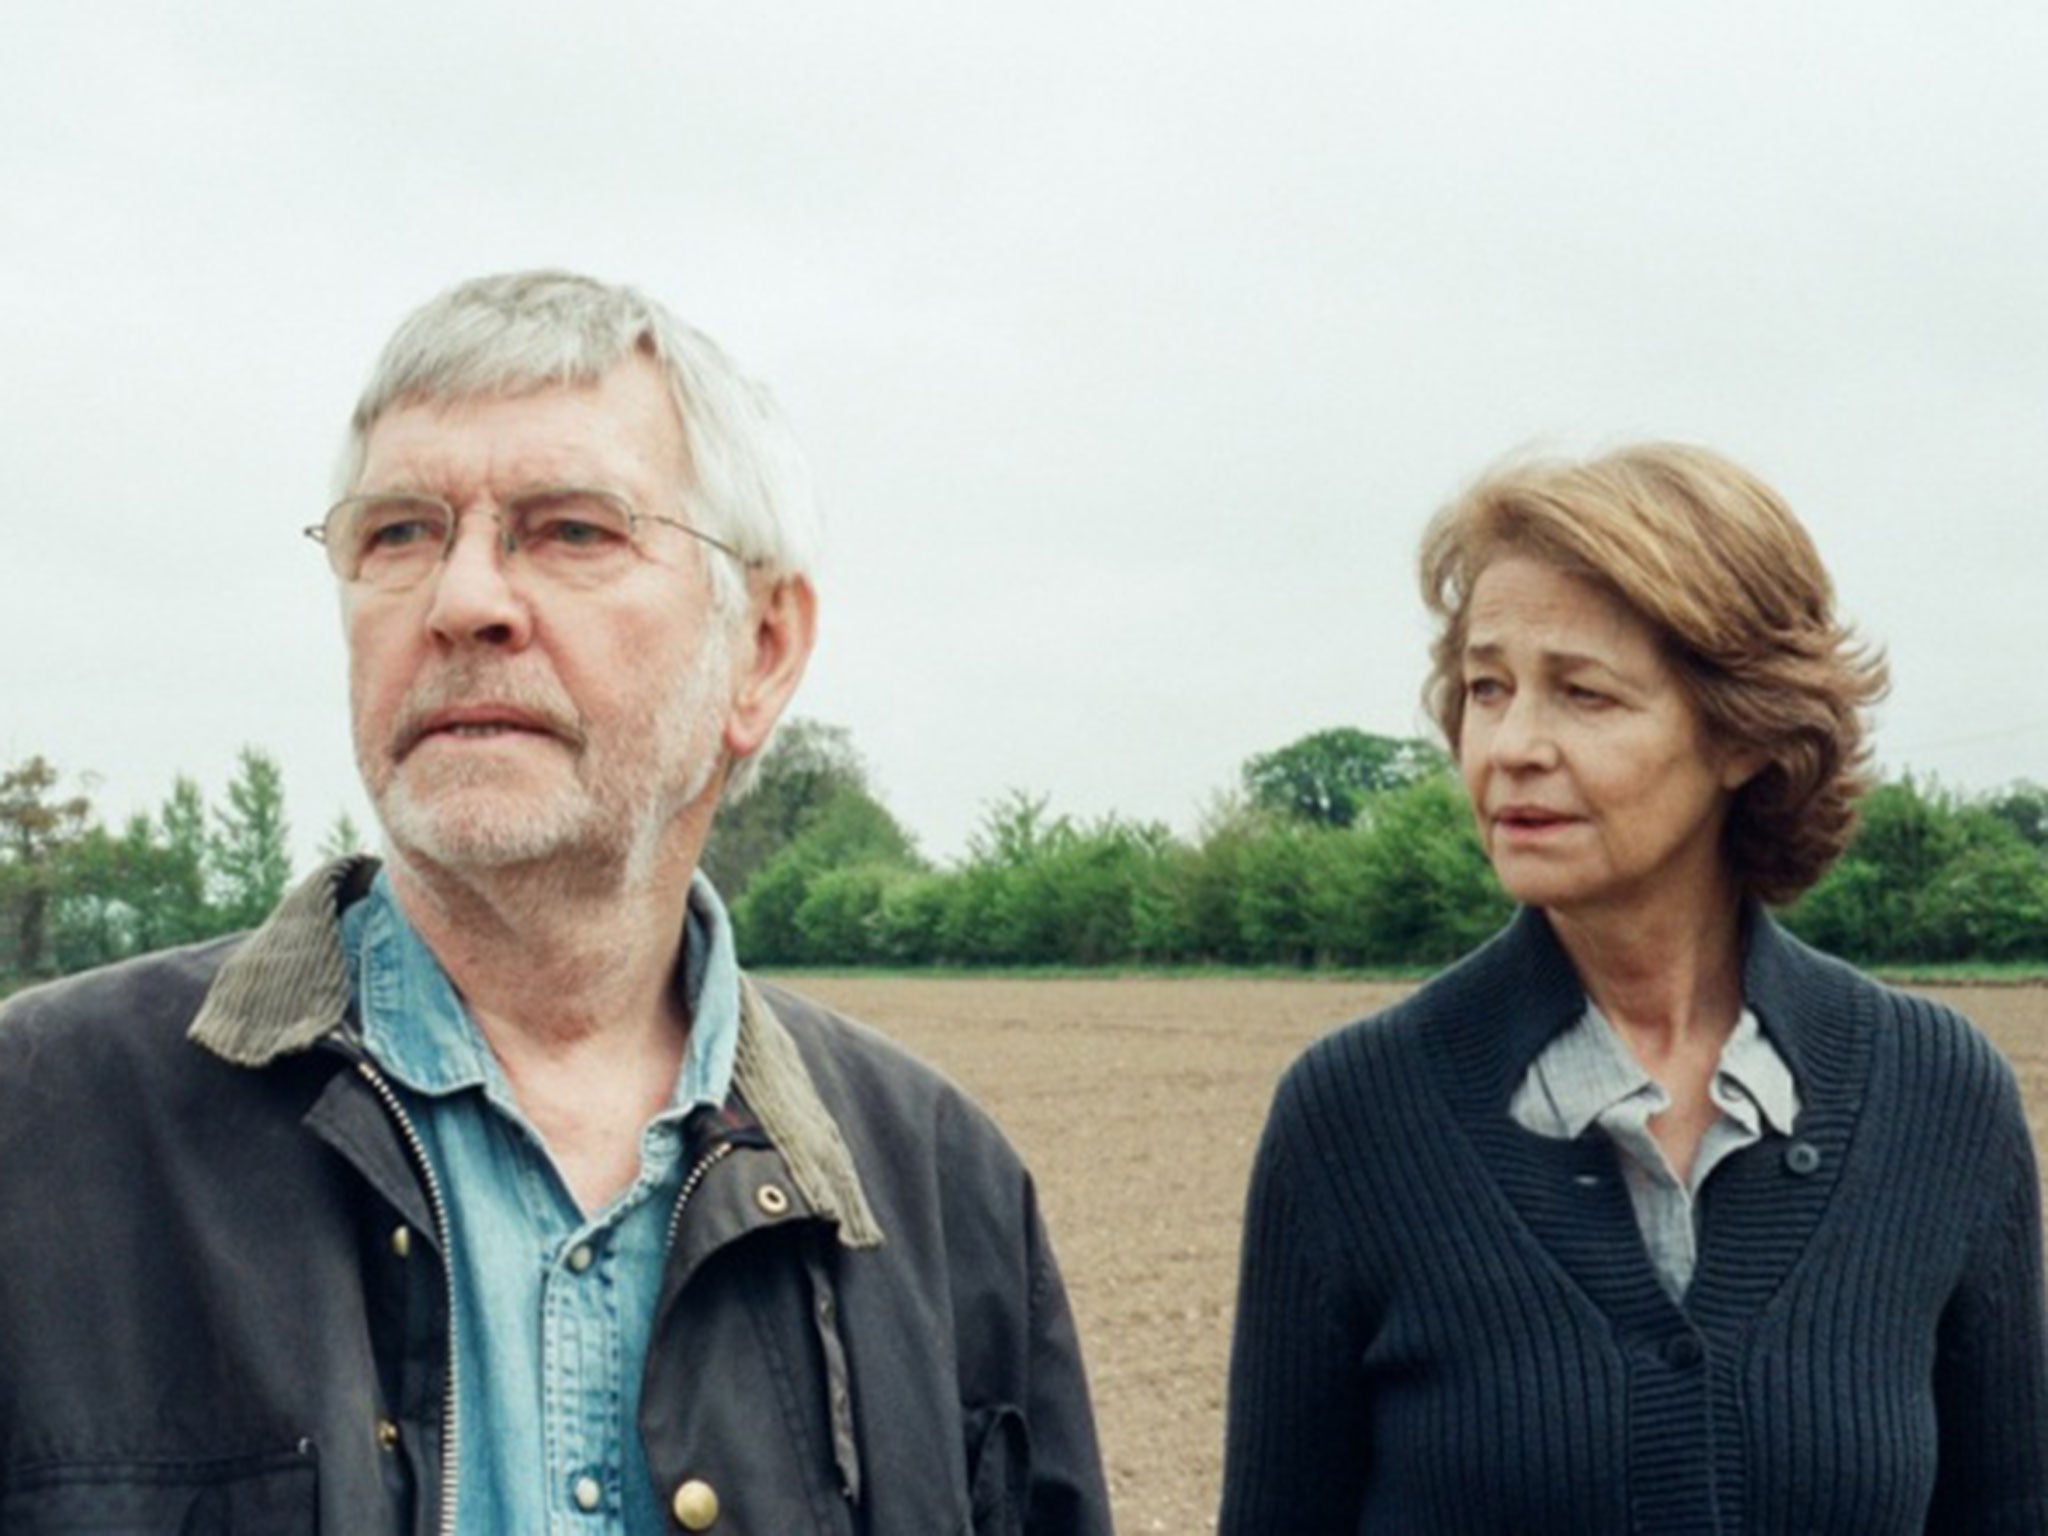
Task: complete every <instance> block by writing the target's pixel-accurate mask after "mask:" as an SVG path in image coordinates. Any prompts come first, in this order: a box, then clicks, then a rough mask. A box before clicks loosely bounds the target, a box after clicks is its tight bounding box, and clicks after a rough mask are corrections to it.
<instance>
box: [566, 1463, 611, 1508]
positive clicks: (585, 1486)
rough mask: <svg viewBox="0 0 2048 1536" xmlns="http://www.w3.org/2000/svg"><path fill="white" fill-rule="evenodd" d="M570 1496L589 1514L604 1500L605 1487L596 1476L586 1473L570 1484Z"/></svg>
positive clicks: (578, 1506) (577, 1505)
mask: <svg viewBox="0 0 2048 1536" xmlns="http://www.w3.org/2000/svg"><path fill="white" fill-rule="evenodd" d="M569 1497H570V1498H572V1499H574V1500H575V1501H576V1507H577V1508H578V1509H580V1510H582V1511H583V1513H585V1514H586V1515H587V1514H589V1513H590V1512H591V1511H592V1510H594V1509H596V1508H597V1506H598V1505H600V1504H602V1503H603V1502H604V1488H603V1486H602V1485H601V1484H599V1482H598V1480H597V1479H596V1478H594V1477H592V1476H590V1475H589V1474H588V1473H585V1474H584V1475H583V1476H582V1477H579V1478H577V1479H576V1481H575V1482H573V1483H571V1484H570V1485H569Z"/></svg>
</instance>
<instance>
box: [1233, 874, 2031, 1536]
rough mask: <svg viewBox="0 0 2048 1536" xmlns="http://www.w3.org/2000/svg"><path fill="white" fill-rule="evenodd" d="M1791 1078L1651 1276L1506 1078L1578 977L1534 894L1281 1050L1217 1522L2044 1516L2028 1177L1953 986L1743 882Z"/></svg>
mask: <svg viewBox="0 0 2048 1536" xmlns="http://www.w3.org/2000/svg"><path fill="white" fill-rule="evenodd" d="M1743 995H1744V997H1745V999H1746V1000H1747V1001H1748V1003H1749V1005H1750V1006H1751V1007H1752V1008H1753V1009H1754V1010H1755V1011H1756V1013H1757V1016H1758V1018H1759V1019H1760V1020H1761V1021H1762V1024H1763V1027H1764V1030H1765V1031H1766V1033H1767V1034H1768V1035H1769V1037H1770V1039H1771V1042H1772V1043H1773V1044H1774V1045H1775V1046H1776V1047H1777V1048H1778V1050H1779V1051H1780V1052H1781V1053H1782V1054H1783V1055H1784V1057H1785V1059H1786V1062H1787V1063H1788V1064H1789V1065H1790V1066H1791V1068H1792V1071H1793V1075H1794V1077H1795V1078H1796V1079H1797V1081H1798V1084H1799V1092H1800V1097H1801V1100H1802V1103H1803V1108H1802V1111H1801V1113H1800V1116H1799V1120H1798V1123H1797V1125H1796V1126H1795V1127H1794V1132H1793V1135H1792V1136H1791V1137H1790V1138H1786V1137H1779V1136H1767V1137H1766V1138H1765V1139H1764V1140H1762V1141H1761V1142H1759V1143H1757V1144H1756V1145H1755V1146H1752V1147H1749V1148H1747V1149H1745V1150H1744V1151H1742V1152H1739V1153H1737V1154H1736V1155H1735V1156H1734V1157H1732V1158H1730V1159H1729V1160H1728V1161H1727V1162H1726V1163H1724V1164H1723V1165H1722V1166H1721V1167H1719V1168H1718V1169H1716V1170H1715V1172H1714V1174H1713V1176H1712V1177H1711V1178H1710V1179H1709V1180H1708V1181H1707V1184H1706V1186H1705V1188H1704V1190H1703V1191H1702V1195H1701V1200H1700V1204H1699V1208H1698V1215H1699V1221H1700V1237H1701V1241H1700V1261H1699V1268H1698V1271H1697V1273H1696V1274H1695V1276H1694V1279H1693V1282H1692V1286H1691V1288H1690V1289H1689V1290H1688V1291H1687V1293H1686V1296H1685V1299H1684V1302H1683V1304H1682V1305H1681V1304H1679V1303H1675V1302H1673V1301H1672V1300H1671V1298H1670V1297H1669V1296H1668V1295H1667V1294H1666V1293H1665V1291H1664V1289H1663V1287H1662V1286H1661V1285H1659V1284H1658V1282H1657V1277H1656V1273H1655V1271H1654V1270H1653V1269H1652V1268H1651V1265H1650V1261H1649V1258H1648V1256H1647V1254H1646V1253H1645V1251H1644V1248H1643V1243H1642V1238H1641V1235H1640V1232H1639V1230H1638V1228H1637V1225H1636V1220H1635V1215H1634V1212H1633V1210H1632V1209H1631V1207H1630V1205H1629V1199H1628V1192H1627V1190H1626V1188H1625V1187H1624V1185H1623V1184H1622V1181H1621V1177H1620V1173H1619V1169H1618V1167H1617V1164H1616V1161H1615V1155H1614V1152H1613V1149H1612V1145H1611V1143H1609V1142H1608V1140H1607V1138H1606V1137H1605V1136H1604V1134H1602V1133H1600V1132H1599V1131H1598V1130H1597V1128H1596V1129H1595V1130H1593V1131H1592V1132H1590V1133H1589V1134H1588V1135H1586V1136H1582V1137H1580V1138H1579V1139H1578V1140H1577V1141H1557V1140H1551V1139H1547V1138H1544V1137H1540V1136H1537V1135H1534V1134H1533V1133H1531V1132H1528V1131H1525V1130H1523V1129H1522V1128H1521V1127H1519V1126H1517V1125H1516V1124H1515V1123H1514V1121H1513V1120H1511V1119H1510V1118H1509V1116H1508V1109H1507V1106H1508V1100H1509V1097H1510V1095H1511V1094H1512V1093H1513V1091H1514V1087H1515V1085H1516V1083H1518V1082H1519V1081H1520V1080H1521V1076H1522V1073H1523V1072H1524V1071H1525V1070H1526V1068H1527V1067H1528V1065H1529V1063H1530V1061H1532V1060H1533V1059H1534V1058H1535V1056H1536V1054H1537V1053H1538V1052H1539V1051H1540V1050H1541V1049H1542V1048H1543V1046H1544V1044H1545V1043H1547V1041H1548V1040H1549V1039H1550V1038H1551V1037H1552V1036H1553V1035H1554V1034H1556V1033H1557V1032H1558V1031H1559V1030H1560V1029H1563V1028H1565V1027H1567V1026H1568V1025H1569V1024H1570V1023H1571V1022H1572V1021H1573V1020H1574V1019H1576V1018H1577V1017H1578V1016H1579V1014H1580V1012H1581V1011H1582V1009H1583V1008H1584V1006H1585V994H1584V992H1583V990H1582V989H1581V987H1580V984H1579V981H1578V978H1577V976H1576V974H1575V973H1574V971H1573V969H1572V967H1571V964H1570V962H1569V960H1568V959H1567V958H1566V956H1565V954H1564V952H1563V950H1562V949H1561V948H1560V947H1559V946H1558V944H1557V942H1556V940H1555V938H1554V937H1553V935H1552V933H1551V930H1550V925H1549V923H1548V922H1547V921H1546V920H1545V919H1544V918H1543V917H1542V916H1541V914H1540V913H1537V912H1534V911H1530V910H1524V911H1523V912H1522V913H1521V914H1520V915H1519V916H1518V917H1517V918H1516V920H1515V921H1514V922H1513V923H1512V924H1511V925H1510V926H1509V927H1508V928H1507V929H1506V930H1505V931H1504V932H1502V933H1501V934H1500V935H1498V936H1497V937H1496V938H1494V939H1493V940H1492V941H1491V942H1490V943H1488V944H1487V945H1486V946H1485V947H1484V948H1482V949H1480V950H1479V951H1477V952H1476V953H1475V954H1473V955H1471V956H1470V957H1468V958H1467V959H1465V960H1464V961H1462V962H1460V963H1459V964H1458V965H1457V966H1456V967H1454V968H1453V969H1451V970H1450V971H1448V972H1446V973H1444V974H1443V975H1442V976H1440V977H1438V978H1437V979H1436V980H1435V981H1433V982H1431V983H1430V984H1429V985H1428V986H1426V987H1424V988H1422V989H1421V990H1420V991H1418V992H1417V993H1415V994H1414V995H1413V996H1412V997H1410V998H1408V999H1407V1000H1406V1001H1404V1002H1403V1003H1401V1004H1400V1005H1399V1006H1397V1007H1394V1008H1392V1009H1389V1010H1388V1011H1387V1012H1385V1013H1382V1014H1380V1015H1377V1016H1376V1017H1374V1018H1371V1019H1367V1020H1364V1021H1362V1022H1360V1023H1357V1024H1353V1025H1351V1026H1349V1027H1347V1028H1345V1029H1342V1030H1340V1031H1338V1032H1337V1033H1336V1034H1334V1035H1331V1036H1329V1037H1328V1038H1326V1039H1324V1040H1322V1041H1320V1042H1319V1043H1317V1044H1316V1045H1314V1046H1312V1047H1311V1048H1310V1049H1309V1050H1308V1051H1307V1052H1306V1053H1305V1054H1304V1055H1303V1056H1302V1058H1301V1059H1300V1060H1299V1061H1298V1062H1296V1063H1295V1065H1294V1066H1293V1067H1292V1068H1291V1069H1290V1070H1289V1071H1288V1073H1287V1075H1286V1076H1285V1078H1284V1079H1283V1081H1282V1083H1281V1085H1280V1089H1279V1092H1278V1095H1277V1097H1276V1098H1275V1101H1274V1105H1273V1111H1272V1115H1271V1118H1270V1120H1269V1121H1268V1124H1267V1128H1266V1134H1265V1137H1264V1139H1263V1141H1262V1143H1261V1145H1260V1148H1259V1153H1258V1158H1257V1163H1256V1166H1255V1169H1254V1172H1253V1176H1252V1185H1251V1195H1250V1200H1249V1203H1248V1208H1247V1214H1246V1220H1245V1232H1244V1253H1243V1264H1242V1275H1241V1286H1240V1290H1239V1294H1238V1315H1237V1331H1236V1338H1235V1344H1234V1348H1233V1353H1232V1360H1231V1381H1230V1411H1229V1431H1228V1436H1227V1450H1226V1458H1225V1467H1224V1499H1223V1515H1222V1523H1221V1533H1222V1536H1323V1533H1330V1536H1335V1533H1340V1532H1342V1533H1352V1532H1375V1533H1378V1532H1398V1533H1403V1536H1408V1533H1417V1536H1438V1533H1442V1536H1455V1533H1463V1532H1472V1533H1480V1532H1484V1533H1488V1536H1492V1533H1498V1532H1512V1533H1515V1536H1544V1533H1556V1536H1601V1533H1605V1532H1642V1533H1645V1536H1692V1533H1706V1532H1715V1533H1724V1532H1725V1533H1738V1532H1739V1533H1742V1536H1751V1533H1758V1536H1762V1533H1776V1532H1798V1533H1820V1532H1826V1533H1831V1536H1892V1533H1901V1536H1902V1533H1906V1532H1921V1531H1936V1532H1950V1531H1953V1532H1969V1533H1977V1532H1985V1533H1994V1532H2013V1533H2025V1536H2042V1533H2043V1532H2048V1339H2044V1320H2043V1299H2042V1272H2041V1258H2042V1255H2041V1229H2040V1186H2039V1183H2038V1182H2037V1178H2036V1174H2035V1167H2034V1157H2033V1151H2032V1147H2031V1145H2030V1143H2029V1141H2028V1137H2027V1128H2026V1122H2025V1119H2024V1116H2023V1114H2022V1110H2021V1104H2020V1098H2019V1092H2018V1088H2017V1086H2016V1084H2015V1082H2014V1079H2013V1075H2012V1071H2011V1069H2010V1068H2009V1067H2008V1066H2007V1065H2006V1063H2005V1062H2004V1061H2003V1060H2002V1059H2001V1058H2000V1057H1999V1055H1998V1054H1997V1052H1996V1051H1995V1050H1993V1049H1992V1047H1991V1046H1990V1045H1989V1044H1988V1043H1987V1042H1986V1041H1985V1040H1984V1039H1983V1038H1982V1037H1981V1036H1980V1035H1979V1034H1978V1033H1977V1032H1976V1031H1975V1030H1974V1029H1973V1028H1971V1026H1970V1025H1969V1024H1968V1023H1967V1022H1965V1021H1964V1020H1963V1019H1962V1018H1960V1017H1959V1016H1958V1015H1956V1014H1954V1013H1952V1012H1950V1011H1948V1010H1946V1009H1944V1008H1941V1007H1940V1006H1938V1005H1936V1004H1934V1003H1932V1002H1929V1001H1927V1000H1925V999H1922V998H1917V997H1912V996H1908V995H1905V994H1902V993H1899V992H1894V991H1891V990H1890V989H1888V988H1885V987H1882V986H1879V985H1878V984H1877V983H1875V982H1873V981H1871V980H1869V979H1868V978H1866V977H1864V976H1861V975H1859V974H1858V973H1857V972H1855V971H1854V970H1852V969H1851V968H1849V967H1848V966H1845V965H1843V964H1841V963H1839V962H1837V961H1834V960H1830V959H1828V958H1826V957H1825V956H1822V955H1819V954H1816V953H1815V952H1814V951H1812V950H1810V949H1807V948H1806V947H1805V946H1803V945H1801V944H1800V943H1798V941H1796V940H1794V939H1792V938H1791V937H1790V936H1789V935H1787V934H1785V933H1784V932H1783V931H1782V930H1780V929H1779V928H1778V927H1777V926H1776V925H1775V924H1774V923H1772V922H1771V920H1770V918H1769V917H1768V916H1767V915H1764V914H1763V913H1761V912H1752V913H1750V914H1749V915H1748V917H1747V919H1746V932H1745V962H1744V985H1743Z"/></svg>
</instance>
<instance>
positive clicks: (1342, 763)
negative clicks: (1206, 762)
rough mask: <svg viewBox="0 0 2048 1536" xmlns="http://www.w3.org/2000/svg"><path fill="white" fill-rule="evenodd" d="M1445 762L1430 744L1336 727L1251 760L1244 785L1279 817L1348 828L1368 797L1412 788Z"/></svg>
mask: <svg viewBox="0 0 2048 1536" xmlns="http://www.w3.org/2000/svg"><path fill="white" fill-rule="evenodd" d="M1446 761H1447V759H1446V758H1445V756H1444V754H1443V753H1442V752H1441V751H1440V750H1439V749H1438V748H1436V747H1434V746H1432V745H1430V743H1428V742H1426V741H1420V740H1416V739H1413V738H1404V737H1394V736H1374V735H1371V734H1369V733H1368V732H1365V731H1361V730H1356V729H1354V728H1352V727H1350V726H1338V727H1336V728H1335V729H1333V730H1327V731H1317V732H1315V733H1314V734H1312V735H1308V736H1304V737H1302V738H1301V739H1300V740H1299V741H1295V742H1291V743H1289V744H1288V745H1287V746H1284V747H1281V748H1280V749H1279V750H1277V751H1274V752H1264V753H1261V754H1259V755H1258V756H1257V757H1254V758H1251V759H1249V760H1248V761H1247V762H1246V763H1245V765H1244V770H1243V774H1244V787H1245V791H1246V793H1247V794H1249V795H1250V796H1251V799H1252V803H1253V804H1254V805H1257V806H1259V807H1260V808H1261V809H1263V810H1266V811H1270V812H1272V813H1273V814H1275V815H1280V816H1292V817H1295V818H1298V819H1299V820H1302V821H1307V822H1313V823H1315V824H1316V825H1318V826H1324V827H1348V826H1350V825H1351V823H1352V822H1354V821H1356V820H1357V819H1358V813H1359V811H1360V810H1362V809H1363V808H1364V805H1365V801H1366V797H1367V796H1369V795H1376V794H1380V793H1382V792H1384V791H1386V790H1390V789H1399V788H1401V787H1402V786H1403V785H1406V784H1412V783H1414V782H1415V781H1416V780H1417V779H1421V778H1425V777H1427V776H1428V775H1430V774H1433V773H1436V772H1438V771H1440V770H1441V769H1442V768H1443V766H1444V765H1445V763H1446Z"/></svg>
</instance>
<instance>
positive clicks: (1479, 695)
mask: <svg viewBox="0 0 2048 1536" xmlns="http://www.w3.org/2000/svg"><path fill="white" fill-rule="evenodd" d="M1506 693H1507V684H1505V683H1503V682H1502V681H1501V680H1500V679H1499V678H1497V677H1468V678H1467V679H1465V697H1466V698H1468V699H1470V700H1471V701H1472V702H1473V703H1475V704H1487V703H1491V702H1492V701H1493V700H1495V699H1498V698H1501V697H1503V696H1504V695H1505V694H1506Z"/></svg>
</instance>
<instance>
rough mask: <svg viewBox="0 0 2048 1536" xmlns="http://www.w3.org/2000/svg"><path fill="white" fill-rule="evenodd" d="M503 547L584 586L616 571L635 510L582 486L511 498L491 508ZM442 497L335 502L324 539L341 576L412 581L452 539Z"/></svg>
mask: <svg viewBox="0 0 2048 1536" xmlns="http://www.w3.org/2000/svg"><path fill="white" fill-rule="evenodd" d="M494 515H495V516H496V518H497V521H498V522H499V524H500V526H501V528H502V530H503V535H502V536H503V537H504V539H505V541H506V544H507V553H508V554H514V553H516V554H517V556H518V558H519V559H520V560H521V561H522V562H524V563H525V564H526V565H527V566H528V567H529V568H531V569H532V570H533V571H534V573H535V574H537V575H542V576H545V577H548V578H549V579H551V580H557V581H561V582H564V583H567V584H570V585H577V586H589V585H594V584H596V583H598V582H602V581H605V580H607V579H609V578H610V577H611V576H613V575H616V574H617V573H618V572H619V571H620V570H621V569H622V568H623V567H624V566H625V565H627V564H628V563H629V562H630V561H631V559H632V554H633V516H632V513H631V512H630V511H628V510H627V508H626V507H625V506H624V505H623V504H622V503H620V502H618V501H616V500H615V499H613V498H612V497H609V496H606V495H605V494H603V493H602V492H599V491H590V490H581V489H563V490H542V491H534V492H531V493H528V494H526V495H522V496H519V497H516V498H514V499H513V500H512V501H510V502H509V503H507V504H506V505H505V506H504V507H503V509H502V510H500V511H499V512H497V513H496V514H494ZM454 529H455V515H454V513H453V512H452V511H451V510H450V509H449V507H448V505H447V503H445V502H442V501H438V500H434V499H432V498H429V497H422V496H361V497H355V498H352V499H350V500H348V501H345V502H343V503H342V504H341V505H340V506H338V507H336V508H335V509H334V511H333V513H332V514H331V516H330V518H329V521H328V533H327V544H328V548H329V550H330V552H331V554H333V555H334V556H335V557H337V559H336V565H337V567H338V569H339V570H340V572H341V574H342V576H343V577H344V578H346V579H348V580H350V581H363V582H366V583H368V584H370V585H371V586H377V587H393V588H395V587H409V586H412V585H414V584H415V583H417V582H419V581H421V580H423V579H424V578H425V577H426V576H427V575H428V573H429V572H431V571H432V570H433V569H434V567H435V566H437V565H438V564H440V562H441V559H442V557H443V556H444V555H445V554H446V553H447V551H448V548H449V546H450V544H451V543H452V542H453V537H454Z"/></svg>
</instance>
